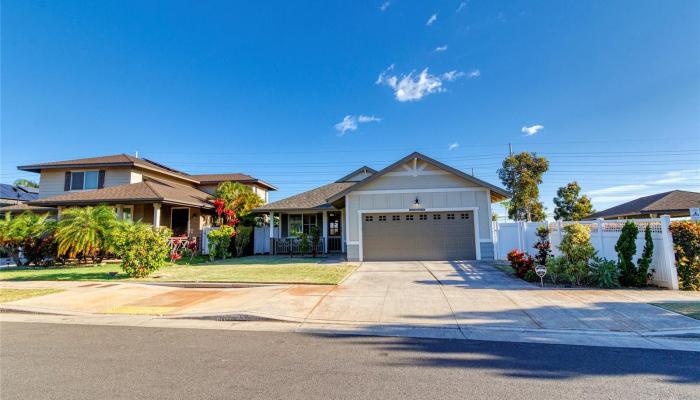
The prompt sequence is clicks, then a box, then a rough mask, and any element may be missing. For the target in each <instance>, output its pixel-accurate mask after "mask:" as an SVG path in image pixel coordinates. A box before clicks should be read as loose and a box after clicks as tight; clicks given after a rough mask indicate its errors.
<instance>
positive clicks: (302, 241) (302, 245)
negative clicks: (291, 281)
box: [299, 232, 310, 256]
mask: <svg viewBox="0 0 700 400" xmlns="http://www.w3.org/2000/svg"><path fill="white" fill-rule="evenodd" d="M309 247H310V246H309V235H308V234H307V233H306V232H302V233H301V234H299V253H300V254H301V255H302V256H303V255H304V254H306V253H308V252H309Z"/></svg>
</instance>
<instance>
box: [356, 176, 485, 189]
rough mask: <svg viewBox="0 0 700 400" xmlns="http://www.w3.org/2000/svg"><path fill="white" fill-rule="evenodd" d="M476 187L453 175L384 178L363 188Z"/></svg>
mask: <svg viewBox="0 0 700 400" xmlns="http://www.w3.org/2000/svg"><path fill="white" fill-rule="evenodd" d="M460 187H476V185H475V184H474V183H472V182H469V181H467V180H465V179H462V178H460V177H458V176H456V175H451V174H449V175H448V174H439V175H435V174H431V175H418V176H412V175H398V176H397V175H390V176H382V177H380V178H378V179H376V180H374V181H373V182H370V183H368V184H366V185H365V186H363V187H362V190H380V189H381V190H387V189H434V188H460Z"/></svg>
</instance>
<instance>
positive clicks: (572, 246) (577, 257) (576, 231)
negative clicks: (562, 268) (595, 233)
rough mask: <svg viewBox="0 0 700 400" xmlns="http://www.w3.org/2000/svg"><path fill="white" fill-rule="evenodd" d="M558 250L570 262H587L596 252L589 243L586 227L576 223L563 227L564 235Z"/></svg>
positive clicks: (589, 237)
mask: <svg viewBox="0 0 700 400" xmlns="http://www.w3.org/2000/svg"><path fill="white" fill-rule="evenodd" d="M559 250H561V251H562V253H564V255H565V256H566V259H567V260H568V261H569V263H570V264H575V263H578V262H583V263H584V264H587V263H588V260H589V259H590V258H591V257H593V256H594V255H595V253H596V252H595V249H594V248H593V245H591V234H590V232H589V230H588V228H586V227H585V226H583V225H581V224H578V223H574V224H571V225H567V226H565V227H564V236H563V237H562V240H561V243H560V244H559Z"/></svg>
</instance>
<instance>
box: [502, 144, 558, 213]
mask: <svg viewBox="0 0 700 400" xmlns="http://www.w3.org/2000/svg"><path fill="white" fill-rule="evenodd" d="M548 169H549V162H548V161H547V159H545V158H544V157H538V156H537V154H535V153H529V152H522V153H520V154H511V155H510V156H508V157H506V159H505V160H503V166H502V168H500V169H499V170H498V177H499V178H500V179H501V182H503V185H504V186H505V187H506V188H507V189H508V190H509V191H511V192H512V193H513V197H512V198H511V199H510V202H509V203H508V206H507V210H508V217H510V218H511V219H513V220H516V221H544V219H545V213H544V206H543V205H542V202H540V201H539V196H540V191H539V188H538V187H537V185H539V184H540V183H542V175H543V174H544V173H545V172H547V170H548Z"/></svg>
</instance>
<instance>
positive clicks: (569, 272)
mask: <svg viewBox="0 0 700 400" xmlns="http://www.w3.org/2000/svg"><path fill="white" fill-rule="evenodd" d="M588 273H589V268H588V262H586V261H576V262H567V264H566V267H565V268H564V276H566V278H567V279H568V280H569V282H571V284H572V285H576V286H581V285H583V284H584V283H586V278H587V277H588Z"/></svg>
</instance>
